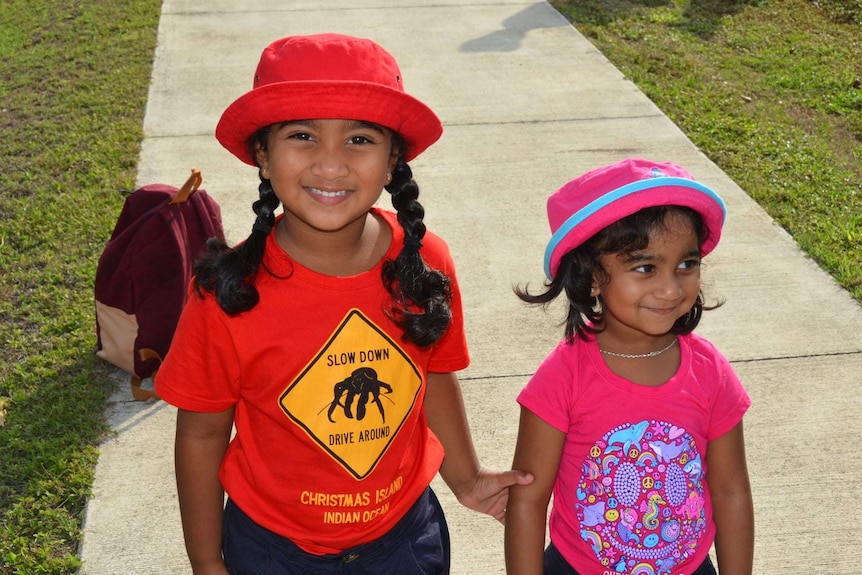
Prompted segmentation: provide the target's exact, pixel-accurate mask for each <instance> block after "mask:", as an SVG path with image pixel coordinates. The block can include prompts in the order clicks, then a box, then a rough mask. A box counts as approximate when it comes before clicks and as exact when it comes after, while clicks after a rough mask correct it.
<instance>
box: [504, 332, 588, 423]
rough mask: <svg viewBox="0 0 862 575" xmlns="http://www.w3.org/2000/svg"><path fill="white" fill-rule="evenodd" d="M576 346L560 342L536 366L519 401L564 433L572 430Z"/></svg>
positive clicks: (519, 396)
mask: <svg viewBox="0 0 862 575" xmlns="http://www.w3.org/2000/svg"><path fill="white" fill-rule="evenodd" d="M574 356H575V351H574V346H572V345H568V344H566V343H565V342H561V343H560V344H559V345H558V346H557V347H556V349H554V351H552V352H551V353H550V355H548V357H546V358H545V359H544V361H542V363H541V364H540V365H539V367H538V369H536V373H535V374H533V377H531V378H530V381H529V382H527V385H526V386H525V387H524V389H523V390H522V391H521V393H520V394H519V395H518V403H519V404H520V405H521V406H522V407H524V408H526V409H529V410H530V411H531V412H533V413H534V414H536V416H537V417H539V418H540V419H541V420H542V421H544V422H545V423H547V424H548V425H550V426H551V427H553V428H554V429H557V430H559V431H561V432H563V433H567V432H568V431H569V424H570V413H571V407H572V402H573V397H574V386H575V378H574V375H573V374H574V371H573V370H574V368H575V365H576V361H575V359H574Z"/></svg>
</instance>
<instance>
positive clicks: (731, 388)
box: [707, 350, 751, 441]
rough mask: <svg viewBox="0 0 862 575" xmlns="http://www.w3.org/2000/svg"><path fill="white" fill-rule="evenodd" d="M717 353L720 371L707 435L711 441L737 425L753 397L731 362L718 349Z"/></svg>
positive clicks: (717, 366) (717, 363)
mask: <svg viewBox="0 0 862 575" xmlns="http://www.w3.org/2000/svg"><path fill="white" fill-rule="evenodd" d="M715 355H716V369H717V371H718V373H717V377H716V387H715V390H714V396H713V398H714V399H713V405H712V417H711V419H710V424H709V431H708V435H707V439H708V440H710V441H712V440H713V439H717V438H719V437H721V436H722V435H724V434H725V433H727V432H728V431H730V430H731V429H733V428H734V427H736V425H737V424H738V423H739V422H740V421H742V418H743V416H744V415H745V412H746V411H748V408H749V407H750V406H751V398H750V397H749V395H748V392H746V391H745V388H744V387H743V385H742V382H741V381H740V380H739V377H738V376H737V375H736V372H735V371H734V370H733V367H732V366H731V365H730V362H729V361H727V358H725V357H724V355H722V354H721V353H720V352H718V351H717V350H716V351H715Z"/></svg>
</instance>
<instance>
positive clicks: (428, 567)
mask: <svg viewBox="0 0 862 575" xmlns="http://www.w3.org/2000/svg"><path fill="white" fill-rule="evenodd" d="M222 553H223V555H224V562H225V565H227V570H228V572H229V573H230V574H231V575H330V574H334V573H338V574H345V575H371V574H384V573H385V574H387V575H390V574H392V573H398V574H399V575H448V573H449V560H450V555H449V528H448V527H447V525H446V519H445V517H444V516H443V508H442V507H441V506H440V502H439V501H438V500H437V496H436V495H434V492H433V491H431V488H430V487H429V488H428V489H426V490H425V492H424V493H423V494H422V495H421V496H420V497H419V499H418V500H417V501H416V503H415V504H414V505H413V507H411V508H410V511H408V512H407V514H406V515H405V516H404V517H403V518H401V520H400V521H399V522H398V523H396V524H395V527H393V528H392V529H391V530H390V531H389V532H388V533H386V534H385V535H383V536H382V537H380V538H379V539H376V540H374V541H372V542H370V543H366V544H364V545H359V546H357V547H354V548H352V549H348V550H346V551H344V552H342V553H337V554H333V555H312V554H310V553H306V552H305V551H303V550H302V549H300V548H299V547H297V546H296V545H295V544H294V543H293V542H292V541H290V540H289V539H286V538H284V537H282V536H281V535H277V534H276V533H273V532H272V531H269V530H268V529H264V528H263V527H261V526H260V525H258V524H256V523H255V522H254V521H252V520H251V518H249V516H248V515H246V514H245V513H244V512H243V511H242V510H241V509H240V508H239V507H237V506H236V504H234V503H233V502H232V501H230V500H228V502H227V505H226V506H225V510H224V529H223V537H222Z"/></svg>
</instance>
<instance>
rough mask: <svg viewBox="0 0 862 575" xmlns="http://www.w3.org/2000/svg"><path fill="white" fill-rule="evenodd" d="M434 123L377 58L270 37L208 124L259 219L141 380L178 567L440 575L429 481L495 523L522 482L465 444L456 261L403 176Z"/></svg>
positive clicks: (349, 40)
mask: <svg viewBox="0 0 862 575" xmlns="http://www.w3.org/2000/svg"><path fill="white" fill-rule="evenodd" d="M441 132H442V127H441V124H440V121H439V119H438V118H437V116H436V115H434V113H433V112H432V111H431V110H430V109H429V108H428V107H427V106H426V105H425V104H423V103H422V102H420V101H419V100H417V99H415V98H413V97H412V96H410V95H408V94H407V93H406V92H405V91H404V88H403V85H402V78H401V72H400V71H399V68H398V65H397V63H396V61H395V60H394V59H393V57H392V56H391V55H390V54H389V53H388V52H386V51H385V50H384V49H383V48H381V47H380V46H379V45H377V44H375V43H374V42H371V41H369V40H365V39H360V38H353V37H348V36H342V35H336V34H321V35H312V36H293V37H288V38H283V39H281V40H278V41H276V42H274V43H272V44H271V45H270V46H268V47H267V48H266V49H265V50H264V52H263V55H262V57H261V60H260V63H259V65H258V67H257V70H256V72H255V76H254V88H253V89H252V90H251V91H250V92H248V93H246V94H245V95H243V96H241V97H240V98H239V99H237V100H236V101H235V102H233V103H232V104H231V105H230V106H229V107H228V108H227V110H226V111H225V112H224V114H223V115H222V117H221V120H220V121H219V124H218V127H217V128H216V137H217V138H218V140H219V142H221V143H222V145H224V146H225V147H226V148H227V149H228V150H229V151H230V152H232V153H233V154H234V155H235V156H236V157H238V158H239V159H240V160H242V161H243V162H245V163H247V164H251V165H254V166H257V167H258V168H259V174H260V187H259V192H260V193H259V199H258V200H257V201H256V202H255V203H254V206H253V209H254V212H255V214H257V219H256V220H255V222H254V225H253V227H252V233H251V235H250V236H249V237H248V239H246V240H245V241H244V242H242V243H241V244H239V245H238V246H236V247H234V248H230V249H229V248H228V247H227V246H225V245H220V244H212V245H210V251H209V253H208V254H207V255H206V256H205V257H204V258H203V259H202V260H201V261H200V262H199V263H198V265H197V267H196V275H195V279H194V283H193V293H192V297H191V298H190V300H189V303H188V304H187V307H186V308H185V310H184V312H183V315H182V318H181V319H180V322H179V326H178V328H177V331H176V334H175V336H174V339H173V342H172V347H171V350H170V352H169V353H168V355H167V357H166V359H165V362H164V364H163V365H162V367H161V369H160V371H159V374H158V377H157V380H156V389H157V392H158V393H159V395H160V396H161V397H162V398H163V399H164V400H166V401H168V402H169V403H171V404H173V405H175V406H177V407H178V408H179V410H178V415H177V434H176V473H177V486H178V493H179V502H180V510H181V513H182V522H183V530H184V534H185V540H186V547H187V550H188V554H189V559H190V561H191V564H192V567H193V570H194V573H195V574H196V575H203V574H214V573H220V574H223V573H231V574H259V575H263V574H266V575H274V574H293V573H296V574H300V573H301V574H318V573H320V574H324V573H357V574H358V573H362V574H365V573H386V574H392V573H399V574H408V575H409V574H411V573H416V574H420V573H424V574H427V573H448V570H449V541H448V532H447V528H446V522H445V519H444V518H443V514H442V510H441V508H440V504H439V502H438V501H437V499H436V497H435V496H434V494H433V492H432V491H431V489H430V488H429V484H430V482H431V480H432V479H433V478H434V476H435V475H436V473H437V472H438V471H439V472H440V473H441V475H442V476H443V479H444V480H445V481H446V483H447V484H448V485H449V487H450V488H451V489H452V491H453V492H454V494H455V495H456V496H457V497H458V500H459V501H460V502H461V503H463V504H464V505H466V506H467V507H470V508H471V509H475V510H478V511H482V512H485V513H488V514H490V515H492V516H494V517H496V518H498V519H500V520H502V518H503V516H504V510H505V506H506V500H507V494H508V487H509V486H510V485H512V484H515V483H527V482H529V481H530V480H531V478H530V477H529V475H527V474H523V473H520V472H515V471H507V472H502V473H493V472H488V471H485V470H483V469H482V468H481V467H480V465H479V462H478V460H477V457H476V454H475V451H474V448H473V444H472V441H471V439H470V434H469V429H468V426H467V422H466V417H465V414H464V406H463V403H462V399H461V395H460V387H459V384H458V379H457V377H456V376H455V372H456V371H458V370H460V369H463V368H465V367H466V366H467V364H468V353H467V346H466V343H465V337H464V329H463V313H462V309H461V297H460V294H459V291H458V284H457V281H456V277H455V270H454V267H453V263H452V259H451V257H450V255H449V252H448V248H447V246H446V244H445V243H444V242H443V241H442V240H441V239H440V238H438V237H437V236H435V235H433V234H432V233H430V232H426V229H425V224H424V223H423V221H422V219H423V214H424V210H423V208H422V206H421V205H420V203H419V202H418V201H417V197H418V194H419V188H418V186H417V185H416V182H415V181H414V180H413V177H412V173H411V170H410V167H409V166H408V164H407V162H408V161H410V160H412V159H413V158H415V157H416V156H417V155H418V154H420V153H421V152H422V151H423V150H425V149H426V148H427V147H428V146H430V145H431V144H433V143H434V142H435V141H436V140H437V139H438V138H439V137H440V134H441ZM384 188H385V189H386V190H387V191H388V192H389V193H390V194H391V196H392V204H393V206H394V207H395V210H396V212H397V213H393V212H390V211H387V210H384V209H380V208H378V207H375V206H374V204H375V202H376V201H377V199H378V198H379V197H380V195H381V193H382V191H383V189H384ZM279 206H282V207H283V213H282V214H281V215H276V210H277V208H278V207H279ZM232 428H235V432H236V433H235V436H234V437H233V439H232V440H231V430H232ZM444 454H445V459H444ZM225 493H226V494H227V496H228V500H227V503H226V504H225V505H224V506H223V502H224V495H225Z"/></svg>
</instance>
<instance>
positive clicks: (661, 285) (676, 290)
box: [655, 273, 684, 301]
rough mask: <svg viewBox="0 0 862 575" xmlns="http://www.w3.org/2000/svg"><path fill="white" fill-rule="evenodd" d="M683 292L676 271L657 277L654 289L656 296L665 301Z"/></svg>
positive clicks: (678, 296)
mask: <svg viewBox="0 0 862 575" xmlns="http://www.w3.org/2000/svg"><path fill="white" fill-rule="evenodd" d="M683 294H684V291H683V289H682V280H681V279H680V278H679V277H678V276H677V275H676V273H665V274H661V275H660V276H659V277H658V283H657V285H656V289H655V295H656V297H657V298H659V299H662V300H665V301H675V300H677V299H679V298H680V297H681V296H682V295H683Z"/></svg>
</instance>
